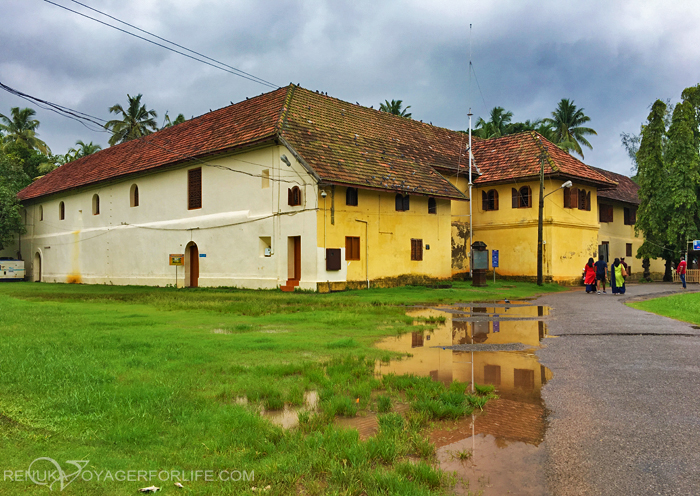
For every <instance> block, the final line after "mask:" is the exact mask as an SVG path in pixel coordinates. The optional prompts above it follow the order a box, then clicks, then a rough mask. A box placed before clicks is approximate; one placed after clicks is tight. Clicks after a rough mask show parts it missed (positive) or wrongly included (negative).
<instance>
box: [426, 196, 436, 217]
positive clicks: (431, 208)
mask: <svg viewBox="0 0 700 496" xmlns="http://www.w3.org/2000/svg"><path fill="white" fill-rule="evenodd" d="M428 213H429V214H437V201H436V200H435V198H428Z"/></svg>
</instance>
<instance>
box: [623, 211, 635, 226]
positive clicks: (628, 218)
mask: <svg viewBox="0 0 700 496" xmlns="http://www.w3.org/2000/svg"><path fill="white" fill-rule="evenodd" d="M635 222H637V209H636V208H628V207H625V225H626V226H633V225H634V224H635Z"/></svg>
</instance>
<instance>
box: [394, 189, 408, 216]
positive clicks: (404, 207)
mask: <svg viewBox="0 0 700 496" xmlns="http://www.w3.org/2000/svg"><path fill="white" fill-rule="evenodd" d="M410 208H411V202H410V201H409V196H408V195H406V196H403V195H402V194H400V193H399V194H397V195H396V211H397V212H406V211H408V210H409V209H410Z"/></svg>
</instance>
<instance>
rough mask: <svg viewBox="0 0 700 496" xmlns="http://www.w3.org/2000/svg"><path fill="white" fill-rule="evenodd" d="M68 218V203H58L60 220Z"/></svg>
mask: <svg viewBox="0 0 700 496" xmlns="http://www.w3.org/2000/svg"><path fill="white" fill-rule="evenodd" d="M65 218H66V204H65V203H63V202H61V203H59V204H58V220H64V219H65Z"/></svg>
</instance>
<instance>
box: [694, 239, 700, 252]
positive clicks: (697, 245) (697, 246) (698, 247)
mask: <svg viewBox="0 0 700 496" xmlns="http://www.w3.org/2000/svg"><path fill="white" fill-rule="evenodd" d="M693 251H700V239H696V240H695V241H693Z"/></svg>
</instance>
